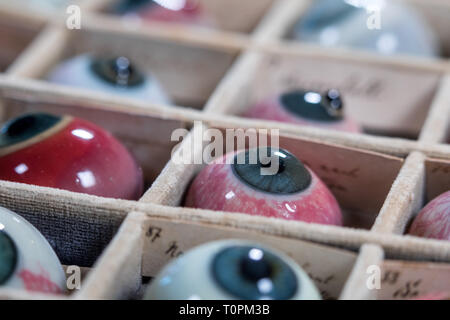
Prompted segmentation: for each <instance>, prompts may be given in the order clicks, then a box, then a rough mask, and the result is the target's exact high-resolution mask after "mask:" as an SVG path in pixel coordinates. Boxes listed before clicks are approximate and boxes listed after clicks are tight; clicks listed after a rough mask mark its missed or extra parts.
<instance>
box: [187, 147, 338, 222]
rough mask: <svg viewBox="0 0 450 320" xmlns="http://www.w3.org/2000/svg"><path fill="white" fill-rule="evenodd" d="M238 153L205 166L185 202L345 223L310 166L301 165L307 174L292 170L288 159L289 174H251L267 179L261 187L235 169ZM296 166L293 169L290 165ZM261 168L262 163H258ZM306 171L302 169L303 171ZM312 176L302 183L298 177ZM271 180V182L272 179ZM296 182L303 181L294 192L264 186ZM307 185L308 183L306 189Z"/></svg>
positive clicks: (328, 191) (212, 207) (294, 183)
mask: <svg viewBox="0 0 450 320" xmlns="http://www.w3.org/2000/svg"><path fill="white" fill-rule="evenodd" d="M235 157H236V153H231V154H228V155H225V156H224V157H223V158H220V159H217V160H216V161H215V162H213V163H212V164H210V165H208V166H207V167H205V168H204V169H203V170H202V171H201V172H200V173H199V174H198V175H197V177H196V178H195V179H194V181H193V182H192V184H191V186H190V188H189V190H188V193H187V196H186V202H185V205H186V206H187V207H193V208H201V209H210V210H218V211H227V212H240V213H247V214H251V215H260V216H266V217H275V218H281V219H287V220H298V221H305V222H314V223H321V224H333V225H341V224H342V214H341V210H340V208H339V205H338V203H337V201H336V199H335V198H334V196H333V194H332V193H331V192H330V190H328V188H327V187H326V185H325V184H324V183H323V182H322V181H321V180H320V179H319V177H317V175H316V174H315V173H314V172H313V171H312V170H311V169H309V168H308V167H306V166H302V168H304V170H307V171H308V174H307V175H304V174H303V173H302V172H300V173H299V174H298V176H297V174H294V173H292V172H293V171H294V170H295V168H296V166H295V165H294V164H295V162H297V161H299V160H297V159H296V161H295V162H294V161H289V162H286V163H285V165H286V166H288V168H285V169H284V171H283V172H291V174H289V175H284V174H283V173H277V174H275V175H272V176H270V175H268V176H265V177H256V176H255V175H258V174H261V173H258V172H257V171H254V172H253V173H252V175H253V176H252V177H249V179H252V180H254V181H255V182H257V181H262V180H266V181H264V183H259V186H258V187H256V185H258V184H256V183H255V185H253V186H252V185H249V183H248V181H245V180H243V179H242V177H240V176H239V175H237V174H236V173H235V170H234V169H233V164H230V163H234V159H235ZM292 165H294V166H293V167H292V168H291V166H292ZM259 166H260V167H261V166H262V164H259ZM302 171H303V170H302ZM297 178H299V179H310V181H308V183H306V184H303V183H302V182H301V181H297V180H296V179H297ZM269 180H270V181H269ZM280 183H282V184H286V185H297V184H301V185H302V188H301V191H298V192H293V193H279V192H273V190H272V191H271V189H270V188H269V189H267V188H265V186H270V185H271V184H272V185H275V184H280ZM304 186H307V187H306V188H304Z"/></svg>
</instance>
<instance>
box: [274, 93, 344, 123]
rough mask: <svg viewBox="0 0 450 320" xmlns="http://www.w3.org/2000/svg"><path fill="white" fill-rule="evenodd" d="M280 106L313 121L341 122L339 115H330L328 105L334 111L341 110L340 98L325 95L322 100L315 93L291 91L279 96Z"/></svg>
mask: <svg viewBox="0 0 450 320" xmlns="http://www.w3.org/2000/svg"><path fill="white" fill-rule="evenodd" d="M280 99H281V104H282V106H283V107H284V108H285V109H286V110H287V111H289V112H290V113H293V114H294V115H296V116H298V117H301V118H304V119H307V120H313V121H322V122H333V121H338V120H342V116H341V115H336V114H332V113H330V112H329V110H328V105H329V104H331V107H332V108H333V109H335V110H339V109H342V102H341V100H340V98H338V97H333V96H330V95H327V97H326V98H325V99H324V98H323V97H321V96H320V98H319V95H318V94H317V93H315V92H305V91H293V92H289V93H286V94H284V95H282V96H281V98H280Z"/></svg>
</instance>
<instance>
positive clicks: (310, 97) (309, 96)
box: [304, 92, 322, 104]
mask: <svg viewBox="0 0 450 320" xmlns="http://www.w3.org/2000/svg"><path fill="white" fill-rule="evenodd" d="M304 99H305V101H306V102H308V103H313V104H316V103H319V102H320V101H322V96H321V95H320V94H318V93H317V92H307V93H306V94H305V98H304Z"/></svg>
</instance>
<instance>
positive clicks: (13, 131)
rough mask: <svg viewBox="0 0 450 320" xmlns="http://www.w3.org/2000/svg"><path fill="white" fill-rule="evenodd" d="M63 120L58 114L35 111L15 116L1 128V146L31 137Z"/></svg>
mask: <svg viewBox="0 0 450 320" xmlns="http://www.w3.org/2000/svg"><path fill="white" fill-rule="evenodd" d="M60 120H61V118H60V117H58V116H53V115H51V114H46V113H34V114H28V115H24V116H21V117H18V118H15V119H13V120H11V121H9V122H7V123H6V124H5V125H4V126H3V127H2V128H1V129H0V148H1V147H7V146H10V145H13V144H16V143H19V142H23V141H25V140H28V139H31V138H33V137H34V136H37V135H38V134H40V133H43V132H44V131H46V130H48V129H50V128H51V127H53V126H54V125H56V124H57V123H58V122H59V121H60Z"/></svg>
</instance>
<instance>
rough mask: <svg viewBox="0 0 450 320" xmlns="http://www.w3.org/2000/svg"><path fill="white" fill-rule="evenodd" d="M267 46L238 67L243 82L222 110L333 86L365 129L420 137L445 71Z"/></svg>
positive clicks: (239, 112) (237, 109) (232, 110)
mask: <svg viewBox="0 0 450 320" xmlns="http://www.w3.org/2000/svg"><path fill="white" fill-rule="evenodd" d="M268 51H269V52H267V53H264V52H262V53H261V52H258V53H255V54H254V56H253V57H252V58H253V61H252V62H253V63H252V64H250V63H249V64H248V65H247V66H246V67H245V68H241V70H239V71H236V74H237V73H240V80H241V83H242V84H241V86H240V87H238V88H235V94H234V96H233V98H232V99H229V101H227V103H226V105H225V104H224V105H223V107H222V108H220V111H221V112H224V113H230V114H234V115H242V114H243V113H244V112H245V111H246V110H248V109H249V108H251V107H252V106H254V105H255V104H256V103H259V102H261V101H262V100H264V99H268V98H271V97H273V96H276V95H278V94H282V93H285V92H288V91H290V90H295V89H304V90H313V91H317V92H324V91H326V90H328V89H332V88H334V89H338V90H340V91H341V93H342V97H343V100H344V104H345V107H344V108H345V113H346V115H347V116H349V117H351V118H352V119H354V120H355V121H356V122H357V123H359V124H360V125H361V126H362V127H363V130H364V132H365V133H369V134H375V135H384V136H394V137H405V138H409V139H416V138H417V137H418V136H419V133H420V130H421V128H422V126H423V124H424V122H425V119H426V117H427V114H428V112H429V109H430V105H431V103H432V101H433V98H434V96H435V93H436V90H437V88H438V85H439V83H440V77H441V74H442V72H439V71H437V70H436V71H432V70H423V69H421V68H414V67H411V68H404V67H403V66H401V65H391V64H379V63H377V62H376V61H355V60H354V59H352V58H350V57H348V58H344V57H340V58H337V57H330V56H328V55H327V54H325V53H324V54H321V55H319V54H316V53H314V52H311V53H308V52H296V53H294V52H292V50H287V49H286V50H278V51H282V52H276V53H274V52H270V51H271V50H270V49H268ZM411 87H414V88H416V89H415V90H414V91H411V90H409V89H408V88H411ZM211 111H212V112H213V111H214V110H211Z"/></svg>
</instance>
